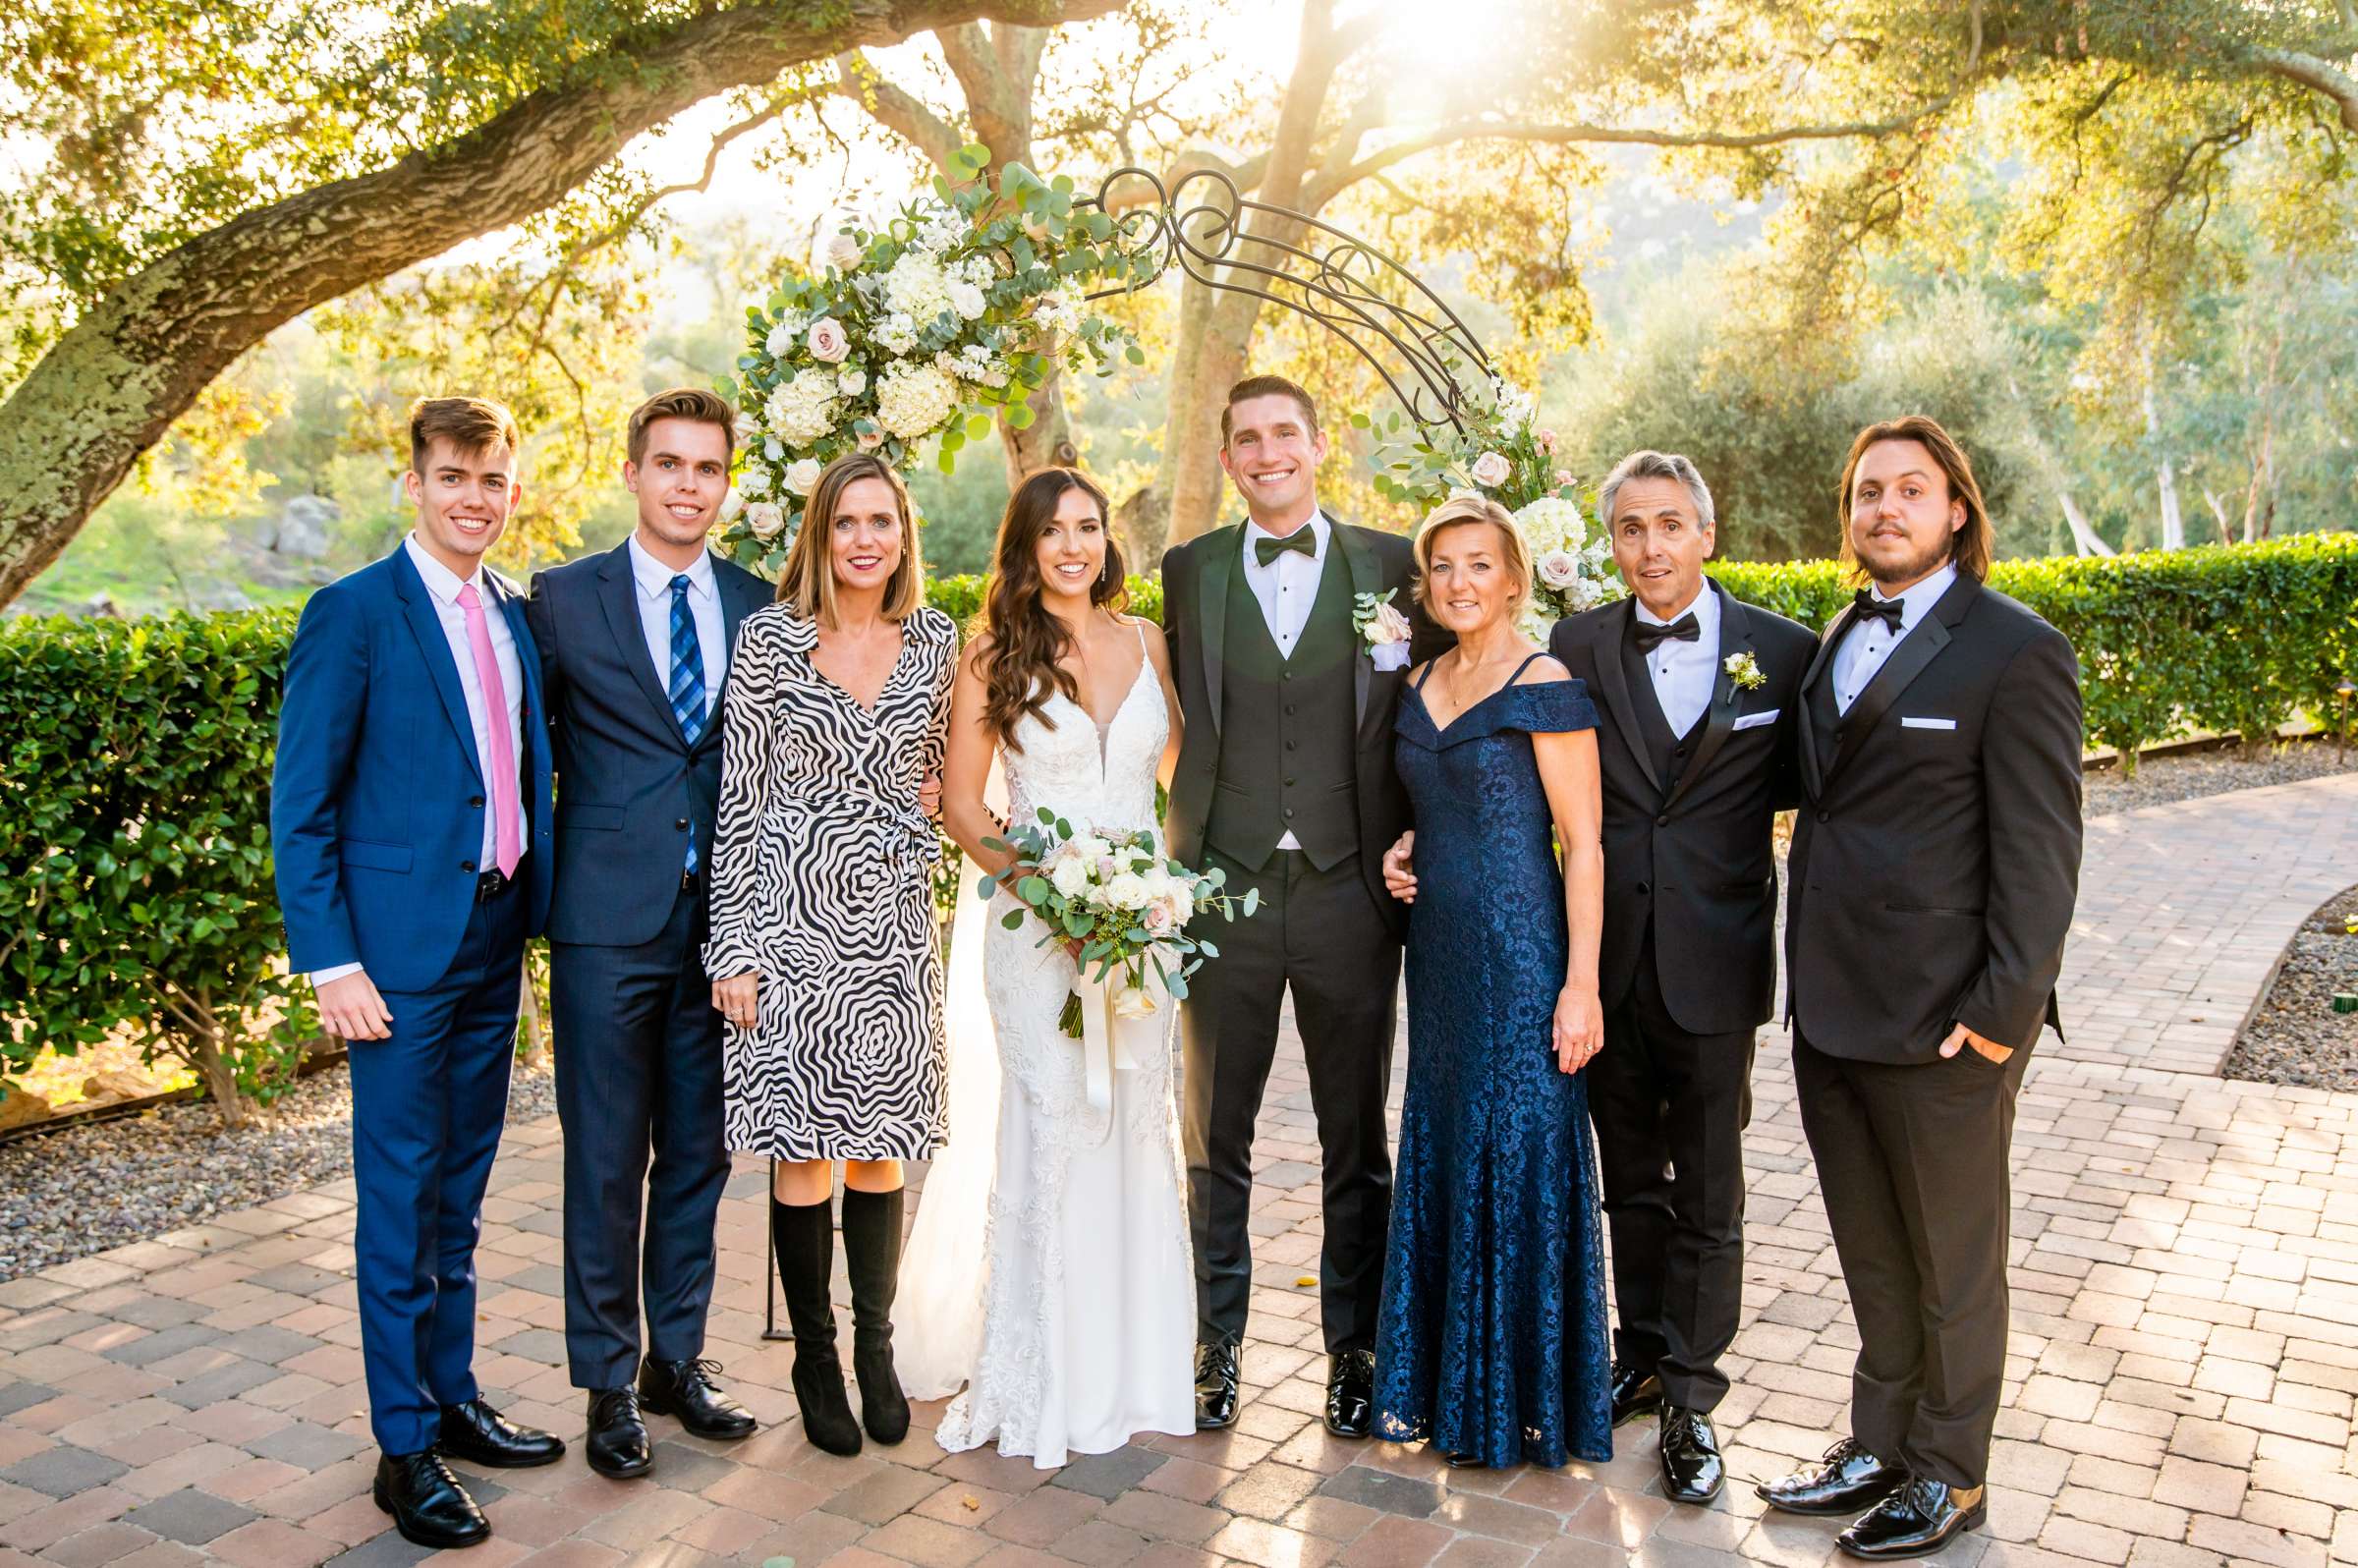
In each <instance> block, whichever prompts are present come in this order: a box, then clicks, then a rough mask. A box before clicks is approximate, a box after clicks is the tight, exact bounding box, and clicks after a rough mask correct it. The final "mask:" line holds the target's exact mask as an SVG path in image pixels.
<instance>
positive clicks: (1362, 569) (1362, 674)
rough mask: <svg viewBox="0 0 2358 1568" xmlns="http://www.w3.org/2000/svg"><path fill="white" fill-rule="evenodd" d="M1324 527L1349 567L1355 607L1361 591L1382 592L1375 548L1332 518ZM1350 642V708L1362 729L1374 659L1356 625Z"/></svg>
mask: <svg viewBox="0 0 2358 1568" xmlns="http://www.w3.org/2000/svg"><path fill="white" fill-rule="evenodd" d="M1326 527H1327V528H1328V530H1330V531H1331V532H1330V536H1331V537H1332V538H1333V540H1334V543H1335V546H1336V547H1337V548H1338V549H1340V550H1341V551H1342V552H1343V564H1344V565H1345V566H1348V567H1349V568H1350V569H1351V595H1352V597H1351V603H1352V607H1353V609H1354V610H1356V609H1357V608H1358V604H1359V595H1360V594H1362V593H1366V594H1370V595H1373V594H1377V593H1381V592H1382V591H1383V566H1382V564H1381V563H1380V562H1378V561H1377V560H1376V559H1375V551H1374V550H1371V549H1369V548H1368V547H1367V545H1366V544H1365V543H1363V542H1361V540H1360V539H1359V538H1358V537H1357V535H1355V534H1353V533H1352V532H1350V531H1349V530H1348V529H1346V528H1344V527H1343V525H1341V524H1340V523H1337V522H1336V521H1335V520H1334V519H1333V518H1332V517H1329V518H1327V520H1326ZM1351 641H1352V642H1353V643H1354V644H1357V645H1356V646H1354V647H1353V648H1352V650H1351V700H1352V702H1353V703H1354V704H1355V705H1354V707H1353V709H1352V711H1353V713H1354V714H1355V715H1356V717H1357V721H1358V724H1357V727H1358V728H1359V729H1362V730H1365V729H1366V728H1367V727H1368V692H1369V689H1370V688H1371V687H1372V686H1374V685H1375V657H1374V655H1372V654H1370V653H1369V652H1368V649H1367V644H1365V643H1363V642H1361V640H1360V636H1359V628H1358V627H1357V626H1354V627H1352V629H1351Z"/></svg>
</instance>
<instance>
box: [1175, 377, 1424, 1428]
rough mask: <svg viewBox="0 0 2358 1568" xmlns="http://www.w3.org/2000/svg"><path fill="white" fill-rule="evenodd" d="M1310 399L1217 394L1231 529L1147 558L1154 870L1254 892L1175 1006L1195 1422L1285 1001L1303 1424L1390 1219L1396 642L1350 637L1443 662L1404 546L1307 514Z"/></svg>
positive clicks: (1331, 1376) (1315, 441) (1347, 1356)
mask: <svg viewBox="0 0 2358 1568" xmlns="http://www.w3.org/2000/svg"><path fill="white" fill-rule="evenodd" d="M1326 450H1327V441H1326V436H1325V433H1324V432H1323V431H1321V430H1320V429H1319V416H1318V408H1317V406H1316V405H1315V404H1314V403H1313V402H1312V401H1311V398H1310V394H1309V393H1307V392H1305V391H1303V390H1302V388H1300V387H1298V386H1296V385H1294V384H1293V383H1292V382H1290V381H1287V380H1284V379H1282V378H1280V377H1277V376H1254V377H1251V378H1249V379H1247V380H1244V381H1240V382H1238V383H1237V384H1236V386H1235V387H1233V388H1232V389H1230V391H1229V394H1228V405H1227V408H1226V410H1225V411H1224V412H1223V413H1222V414H1221V416H1220V465H1221V467H1222V468H1224V469H1225V470H1226V471H1227V473H1228V476H1229V477H1230V478H1231V479H1233V480H1234V481H1235V483H1236V488H1237V492H1238V494H1240V495H1241V496H1242V497H1243V498H1244V502H1245V510H1246V513H1247V514H1248V521H1246V522H1244V523H1241V524H1234V525H1231V526H1229V527H1227V528H1222V529H1215V530H1213V531H1212V532H1208V533H1206V534H1204V535H1202V536H1201V537H1198V538H1195V539H1192V540H1190V541H1188V542H1187V543H1185V544H1182V545H1180V546H1179V547H1178V548H1176V549H1174V550H1172V551H1171V552H1170V553H1169V554H1168V555H1166V556H1164V557H1163V561H1162V588H1163V612H1162V613H1163V632H1164V635H1165V636H1166V637H1167V638H1168V639H1169V642H1170V650H1171V671H1172V675H1173V677H1174V678H1175V680H1176V683H1177V685H1178V688H1179V707H1180V711H1181V713H1182V715H1183V716H1184V717H1185V719H1186V735H1185V738H1184V739H1183V740H1182V742H1181V747H1180V756H1179V764H1178V771H1177V773H1176V775H1175V776H1174V777H1173V779H1172V781H1171V790H1170V809H1169V813H1168V829H1169V843H1170V850H1171V853H1172V854H1173V855H1174V856H1176V857H1177V858H1178V859H1180V860H1181V861H1183V862H1185V863H1186V864H1187V865H1189V866H1191V867H1195V868H1211V867H1218V868H1220V869H1221V870H1222V871H1224V872H1225V873H1226V874H1227V879H1228V883H1227V885H1228V888H1229V890H1230V891H1232V892H1236V893H1243V892H1244V891H1245V890H1246V889H1248V888H1259V889H1260V890H1261V897H1262V908H1261V911H1260V913H1258V914H1257V915H1255V916H1254V917H1253V918H1252V919H1251V920H1248V921H1242V922H1239V923H1238V924H1236V925H1235V926H1233V927H1230V928H1226V929H1223V930H1222V931H1221V932H1220V934H1219V938H1218V946H1219V949H1220V956H1219V957H1217V958H1215V959H1212V960H1211V961H1209V962H1208V963H1207V964H1206V965H1205V966H1204V968H1203V969H1202V970H1201V971H1200V972H1199V973H1198V974H1197V975H1196V976H1195V978H1194V980H1192V982H1191V984H1190V989H1189V992H1188V998H1187V1001H1186V1003H1185V1005H1184V1006H1183V1008H1182V1009H1181V1012H1180V1021H1181V1034H1182V1040H1183V1048H1184V1050H1185V1052H1186V1055H1185V1079H1186V1089H1185V1094H1186V1104H1185V1107H1184V1111H1183V1115H1184V1122H1183V1128H1184V1132H1185V1137H1186V1146H1187V1166H1188V1212H1189V1217H1190V1222H1191V1224H1192V1226H1193V1229H1194V1232H1195V1254H1196V1292H1197V1330H1196V1332H1197V1341H1198V1343H1197V1349H1196V1405H1197V1408H1196V1424H1197V1425H1198V1426H1199V1427H1206V1428H1211V1427H1225V1426H1227V1425H1229V1424H1230V1423H1231V1422H1233V1421H1235V1420H1236V1410H1237V1383H1238V1378H1239V1375H1240V1373H1239V1369H1238V1360H1237V1352H1238V1345H1239V1343H1240V1342H1241V1341H1242V1339H1243V1338H1244V1332H1245V1315H1246V1312H1247V1308H1248V1305H1249V1301H1250V1298H1251V1295H1252V1287H1253V1257H1252V1240H1251V1237H1250V1236H1249V1235H1248V1234H1247V1230H1246V1223H1247V1220H1248V1218H1249V1215H1250V1210H1251V1206H1252V1196H1253V1124H1254V1120H1255V1118H1256V1116H1257V1115H1258V1114H1259V1113H1260V1110H1261V1095H1262V1089H1263V1085H1265V1084H1266V1083H1267V1081H1268V1076H1269V1063H1270V1061H1271V1059H1272V1057H1273V1056H1274V1054H1275V1051H1276V1045H1277V1015H1278V1009H1279V1006H1280V1004H1281V1003H1282V1002H1283V1001H1284V999H1285V994H1286V991H1287V989H1288V987H1289V986H1290V987H1291V989H1292V991H1293V996H1294V1020H1295V1024H1296V1026H1297V1028H1298V1029H1299V1030H1300V1032H1301V1035H1302V1048H1303V1054H1304V1056H1305V1057H1306V1058H1307V1061H1308V1066H1309V1070H1310V1095H1311V1103H1312V1106H1313V1109H1314V1110H1315V1111H1316V1113H1317V1117H1318V1126H1319V1149H1320V1151H1321V1153H1322V1155H1323V1167H1324V1182H1323V1197H1324V1208H1325V1220H1326V1236H1325V1244H1324V1249H1323V1251H1322V1253H1321V1255H1320V1258H1319V1311H1320V1317H1321V1321H1322V1325H1323V1327H1324V1330H1325V1341H1326V1351H1327V1355H1328V1357H1329V1358H1330V1361H1329V1366H1328V1375H1327V1389H1326V1426H1327V1428H1328V1429H1330V1430H1332V1431H1334V1432H1336V1433H1337V1434H1339V1435H1342V1436H1346V1437H1364V1436H1366V1435H1367V1434H1368V1431H1369V1428H1370V1427H1371V1424H1372V1423H1373V1420H1374V1411H1373V1404H1374V1396H1375V1315H1376V1308H1377V1305H1378V1302H1379V1298H1380V1296H1381V1294H1382V1285H1383V1246H1384V1231H1385V1227H1386V1225H1387V1224H1388V1223H1389V1220H1390V1217H1391V1152H1390V1149H1389V1147H1388V1144H1387V1140H1386V1134H1385V1131H1384V1119H1383V1102H1384V1095H1385V1092H1386V1091H1387V1090H1388V1089H1389V1087H1390V1084H1391V1064H1392V1023H1393V1006H1394V1001H1393V999H1394V996H1395V995H1396V993H1397V992H1398V990H1399V985H1400V941H1401V937H1402V936H1403V934H1404V933H1405V930H1406V925H1407V906H1406V905H1403V904H1400V903H1397V902H1395V901H1394V900H1393V899H1392V898H1391V897H1390V896H1389V895H1387V894H1386V893H1385V891H1384V887H1383V876H1382V854H1383V851H1384V850H1385V849H1386V848H1387V847H1388V846H1389V845H1390V844H1391V843H1392V841H1393V840H1394V839H1396V838H1398V837H1399V836H1400V833H1401V830H1402V829H1403V828H1405V827H1406V826H1407V825H1408V815H1409V811H1408V797H1407V794H1406V792H1405V791H1404V790H1403V789H1402V788H1401V785H1400V781H1399V779H1398V777H1397V776H1396V775H1395V774H1394V773H1393V771H1392V709H1393V705H1394V703H1395V702H1396V701H1397V700H1398V699H1399V694H1400V682H1401V672H1402V671H1403V670H1405V669H1406V668H1407V667H1408V664H1409V662H1410V660H1411V657H1412V654H1411V644H1410V643H1408V642H1389V643H1386V644H1381V645H1377V644H1375V643H1373V642H1371V640H1370V639H1369V638H1368V637H1367V636H1365V635H1363V633H1362V631H1361V630H1360V627H1359V625H1358V624H1356V623H1357V622H1358V621H1361V620H1364V619H1365V617H1364V616H1359V615H1355V610H1357V609H1359V608H1360V607H1362V606H1363V605H1367V604H1372V603H1373V602H1374V600H1375V598H1377V597H1380V598H1382V599H1384V600H1385V601H1387V602H1388V603H1389V604H1390V605H1391V606H1393V607H1395V608H1397V609H1398V610H1400V611H1402V612H1403V613H1406V614H1410V615H1411V616H1412V620H1413V624H1414V627H1415V633H1414V653H1413V657H1414V658H1415V659H1426V658H1430V657H1432V655H1433V654H1435V653H1438V652H1439V651H1440V650H1441V649H1442V648H1444V647H1446V646H1447V645H1448V643H1449V639H1448V637H1447V635H1446V634H1445V633H1442V632H1441V631H1439V630H1438V629H1437V628H1435V627H1433V626H1432V623H1431V622H1429V621H1426V620H1424V619H1423V616H1422V612H1421V611H1413V609H1412V602H1411V601H1412V597H1413V596H1412V594H1411V593H1410V591H1409V578H1410V574H1411V570H1412V568H1411V561H1410V556H1409V542H1408V540H1407V539H1405V538H1401V537H1399V536H1397V535H1395V534H1389V533H1379V532H1375V531H1374V530H1372V529H1360V528H1352V527H1350V526H1349V525H1347V524H1342V523H1337V522H1335V521H1334V520H1333V519H1331V518H1329V517H1327V516H1326V515H1325V514H1324V513H1323V512H1321V511H1320V510H1319V499H1318V485H1317V472H1318V466H1319V463H1320V462H1321V461H1322V460H1323V459H1324V458H1325V456H1326Z"/></svg>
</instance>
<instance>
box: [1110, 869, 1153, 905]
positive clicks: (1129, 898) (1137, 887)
mask: <svg viewBox="0 0 2358 1568" xmlns="http://www.w3.org/2000/svg"><path fill="white" fill-rule="evenodd" d="M1105 902H1106V903H1108V904H1111V905H1112V906H1113V907H1114V908H1115V909H1145V908H1146V907H1147V884H1146V883H1145V882H1143V881H1141V880H1140V879H1139V877H1138V875H1137V873H1136V872H1134V871H1124V872H1122V873H1121V874H1120V875H1118V876H1116V877H1114V878H1113V879H1112V880H1110V881H1108V882H1107V883H1106V884H1105Z"/></svg>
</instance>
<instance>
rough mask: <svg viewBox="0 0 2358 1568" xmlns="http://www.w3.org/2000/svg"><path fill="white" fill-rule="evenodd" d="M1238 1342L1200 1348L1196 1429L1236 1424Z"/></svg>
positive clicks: (1209, 1428)
mask: <svg viewBox="0 0 2358 1568" xmlns="http://www.w3.org/2000/svg"><path fill="white" fill-rule="evenodd" d="M1236 1378H1237V1366H1236V1341H1235V1340H1233V1339H1231V1340H1229V1341H1227V1342H1226V1343H1224V1344H1218V1345H1198V1346H1197V1347H1196V1429H1197V1430H1199V1431H1209V1430H1211V1429H1212V1428H1215V1427H1233V1426H1235V1425H1236V1399H1237V1393H1236Z"/></svg>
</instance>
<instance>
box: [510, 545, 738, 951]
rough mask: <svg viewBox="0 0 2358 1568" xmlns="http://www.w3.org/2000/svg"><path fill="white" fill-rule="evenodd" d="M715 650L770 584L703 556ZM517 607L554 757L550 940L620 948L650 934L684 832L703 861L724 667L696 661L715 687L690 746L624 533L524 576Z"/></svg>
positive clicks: (674, 882) (667, 910) (715, 805)
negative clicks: (536, 669) (531, 647)
mask: <svg viewBox="0 0 2358 1568" xmlns="http://www.w3.org/2000/svg"><path fill="white" fill-rule="evenodd" d="M712 582H713V588H714V589H715V591H716V592H717V593H718V595H719V598H720V614H721V626H722V631H723V637H724V642H725V643H726V644H727V648H725V649H724V650H723V655H722V656H723V658H724V659H725V658H726V657H727V656H728V653H729V651H730V650H733V649H734V648H735V646H736V643H737V627H738V625H739V623H741V622H742V621H743V620H744V619H745V618H746V617H747V616H748V615H751V614H753V613H754V611H756V610H758V609H759V608H761V606H763V605H764V604H767V603H769V602H770V599H771V597H772V590H771V588H770V586H769V585H768V584H767V583H765V582H763V581H762V580H761V579H760V578H758V577H756V576H755V575H754V574H753V573H751V572H748V571H747V570H745V568H743V567H741V566H735V565H732V564H730V563H729V562H727V561H724V560H722V559H720V558H719V557H718V556H714V557H712ZM525 616H526V619H527V620H528V621H530V622H531V624H532V628H533V641H534V642H535V644H537V645H538V647H539V650H540V672H541V673H540V684H541V689H542V690H543V691H544V692H546V693H547V695H548V719H549V725H550V728H551V729H552V730H553V732H554V734H555V749H556V763H557V868H556V891H555V894H554V896H553V900H552V902H551V904H550V906H549V912H548V934H549V937H550V939H551V940H554V941H559V942H579V943H583V944H585V945H589V946H600V947H630V946H637V945H638V944H639V943H641V942H649V941H652V940H654V938H655V936H656V935H657V933H659V932H660V931H661V930H662V929H663V924H664V922H666V921H668V920H669V919H670V918H671V911H672V906H673V905H674V904H675V903H676V902H677V901H678V898H679V891H680V872H681V870H682V868H684V867H685V866H686V864H687V858H688V835H689V834H690V833H691V832H694V833H695V835H696V842H697V845H698V847H699V850H700V853H701V854H702V860H703V864H704V865H706V866H709V865H710V864H711V860H712V839H713V821H714V818H716V817H717V816H718V815H719V812H720V730H721V714H722V709H723V705H724V704H725V703H726V702H727V700H728V682H727V674H726V670H725V668H724V669H722V670H706V671H705V672H704V675H705V680H706V684H707V685H709V686H710V687H712V688H713V689H714V691H715V692H716V693H717V694H718V697H717V700H715V701H714V703H713V706H712V711H711V713H710V715H709V716H707V717H706V719H705V720H704V727H703V729H702V731H701V732H700V733H699V734H698V736H697V738H696V744H695V745H694V746H691V745H689V744H688V737H687V736H686V735H685V734H684V733H683V732H682V731H681V729H680V721H679V719H678V718H677V717H676V716H674V715H673V713H672V711H671V700H670V698H669V697H668V695H667V682H668V679H669V675H670V672H669V670H668V669H666V670H662V671H658V670H657V669H656V668H655V666H654V662H653V660H652V659H651V658H650V657H649V655H648V652H647V646H646V633H645V632H644V631H643V630H642V629H641V626H640V621H639V597H638V585H637V583H636V582H635V581H634V580H633V579H632V576H631V549H630V544H629V542H628V541H627V540H626V541H625V542H623V543H621V544H618V545H616V546H615V547H614V548H613V549H611V550H609V551H607V552H606V553H605V554H603V555H592V556H586V557H584V558H583V559H581V560H578V561H569V562H567V563H566V564H565V565H563V566H559V567H552V568H550V569H549V570H548V571H545V572H541V573H539V574H537V575H536V576H534V577H533V597H532V601H531V603H530V604H529V605H528V606H527V608H526V611H525Z"/></svg>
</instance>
